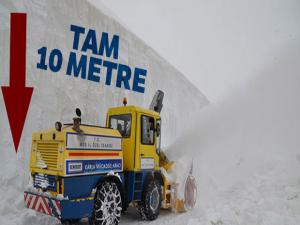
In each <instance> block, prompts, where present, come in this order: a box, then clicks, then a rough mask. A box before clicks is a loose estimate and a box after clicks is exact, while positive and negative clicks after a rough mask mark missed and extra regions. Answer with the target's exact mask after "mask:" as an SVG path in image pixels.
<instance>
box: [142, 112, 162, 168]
mask: <svg viewBox="0 0 300 225" xmlns="http://www.w3.org/2000/svg"><path fill="white" fill-rule="evenodd" d="M138 121H139V126H140V129H138V130H140V132H139V135H138V136H139V138H137V139H138V140H137V142H139V144H138V145H137V146H139V157H137V160H139V162H138V163H137V164H138V165H140V169H141V170H154V169H155V170H157V169H159V161H158V160H159V157H158V154H157V152H156V135H155V118H154V117H153V116H151V115H146V114H139V116H138Z"/></svg>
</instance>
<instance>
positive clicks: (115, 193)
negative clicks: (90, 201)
mask: <svg viewBox="0 0 300 225" xmlns="http://www.w3.org/2000/svg"><path fill="white" fill-rule="evenodd" d="M121 211H122V198H121V193H120V190H119V189H118V186H117V184H116V183H114V182H111V181H104V182H103V183H101V184H100V185H99V186H98V188H97V192H96V195H95V200H94V211H93V216H92V218H91V219H90V220H89V222H90V224H91V225H118V224H119V222H120V217H121Z"/></svg>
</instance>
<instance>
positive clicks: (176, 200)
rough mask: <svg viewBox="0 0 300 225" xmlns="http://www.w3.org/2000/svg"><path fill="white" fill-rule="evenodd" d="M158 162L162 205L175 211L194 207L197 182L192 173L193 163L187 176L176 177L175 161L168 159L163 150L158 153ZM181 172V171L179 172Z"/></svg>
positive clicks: (184, 210)
mask: <svg viewBox="0 0 300 225" xmlns="http://www.w3.org/2000/svg"><path fill="white" fill-rule="evenodd" d="M159 163H160V166H161V172H162V175H163V179H164V186H163V189H164V190H163V193H164V195H165V196H164V201H163V204H162V207H163V208H165V209H168V208H171V209H174V210H175V211H176V212H186V211H188V210H191V209H193V208H194V206H195V204H196V200H197V184H196V180H195V178H194V176H193V174H192V172H193V163H192V164H191V168H190V171H189V172H188V175H187V176H184V177H185V178H184V177H180V179H177V178H176V174H177V173H178V171H176V169H175V168H174V167H175V163H174V162H173V161H169V160H168V158H167V157H166V155H165V154H164V152H161V153H160V158H159ZM180 174H182V172H181V173H180Z"/></svg>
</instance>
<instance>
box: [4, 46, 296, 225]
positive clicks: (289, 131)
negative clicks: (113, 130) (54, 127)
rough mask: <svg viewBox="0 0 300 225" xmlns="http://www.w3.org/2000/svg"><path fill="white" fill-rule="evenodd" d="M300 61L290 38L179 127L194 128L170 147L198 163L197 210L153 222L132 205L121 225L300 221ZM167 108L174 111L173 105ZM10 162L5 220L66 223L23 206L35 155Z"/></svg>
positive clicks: (186, 161) (173, 154) (288, 224)
mask: <svg viewBox="0 0 300 225" xmlns="http://www.w3.org/2000/svg"><path fill="white" fill-rule="evenodd" d="M299 59H300V45H299V42H295V43H290V44H289V45H288V46H285V47H284V48H283V50H282V52H279V53H278V54H277V55H276V60H270V64H269V65H267V66H264V68H263V69H262V70H260V71H257V74H256V76H255V78H254V79H252V80H249V81H248V82H247V83H245V84H244V86H243V87H239V88H236V90H235V91H234V92H233V93H231V95H229V96H226V97H225V98H224V100H223V101H220V102H218V103H216V104H214V105H213V104H211V105H209V106H208V107H206V108H205V109H204V110H202V111H199V112H194V117H192V116H190V117H189V123H187V124H186V127H185V128H183V127H180V126H177V127H175V128H176V129H182V130H186V132H185V134H184V135H182V136H181V137H180V138H179V139H177V140H172V141H170V143H172V142H174V143H173V144H171V145H170V146H169V147H167V148H166V153H167V155H168V156H169V157H170V158H171V159H172V160H176V161H177V162H178V163H180V164H179V166H178V168H183V167H187V168H188V167H189V165H190V162H191V160H193V162H194V170H193V172H194V176H195V177H196V179H197V183H198V201H197V205H196V208H195V209H194V210H192V211H190V212H187V213H182V214H176V213H174V212H171V211H168V210H162V212H161V215H160V216H159V218H158V219H157V220H155V221H151V222H149V221H141V220H140V218H139V216H138V215H137V213H136V211H135V210H134V209H130V210H129V211H128V212H127V213H125V214H124V215H123V216H122V219H121V224H123V225H126V224H149V225H158V224H164V225H168V224H172V225H183V224H187V225H298V224H300V137H299V134H300V116H299V115H300V101H299V99H298V98H299V96H300V76H299V74H300V73H299V72H300V63H299ZM178 100H179V101H189V100H188V99H185V98H182V99H178ZM1 107H3V106H1ZM41 107H42V106H41ZM164 110H167V112H166V115H171V112H170V111H168V110H171V108H167V109H166V108H165V109H164ZM1 112H2V108H1ZM31 114H33V113H31ZM31 114H29V116H30V115H31ZM49 115H50V114H47V116H49ZM51 118H52V117H51ZM167 119H168V118H167ZM38 127H39V126H38V125H35V126H34V127H33V128H38ZM31 128H32V127H31ZM27 129H29V128H27ZM28 131H29V130H27V132H28ZM27 142H30V140H27ZM3 146H4V147H7V148H8V149H3V148H4V147H3ZM9 146H10V144H9V143H8V140H7V141H6V145H3V143H2V147H1V152H3V154H2V156H3V159H4V160H7V159H9V158H11V157H12V156H13V152H12V150H11V147H9ZM24 146H25V145H24ZM24 151H25V150H24ZM26 151H27V153H28V150H26ZM3 159H2V160H3ZM7 162H8V163H6V161H5V162H3V161H1V167H0V168H1V176H0V184H1V185H0V196H1V198H0V224H1V225H10V224H14V225H21V224H24V225H25V224H26V225H27V224H33V225H35V224H48V225H54V224H59V221H58V220H56V219H55V218H51V217H48V216H45V215H42V214H39V213H35V212H34V211H32V210H28V209H25V208H24V206H23V195H22V192H23V190H24V189H25V186H24V180H26V179H27V177H28V175H27V174H28V156H27V155H25V154H18V155H17V159H16V160H15V161H13V160H7ZM11 162H15V164H11ZM5 163H6V164H5ZM181 165H182V167H181ZM181 172H182V173H183V172H186V171H178V177H180V174H181ZM81 224H87V221H82V222H81Z"/></svg>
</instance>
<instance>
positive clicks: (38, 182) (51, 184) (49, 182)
mask: <svg viewBox="0 0 300 225" xmlns="http://www.w3.org/2000/svg"><path fill="white" fill-rule="evenodd" d="M34 187H36V188H42V189H44V190H51V191H57V190H56V178H55V176H53V175H47V174H41V173H37V174H35V175H34Z"/></svg>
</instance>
